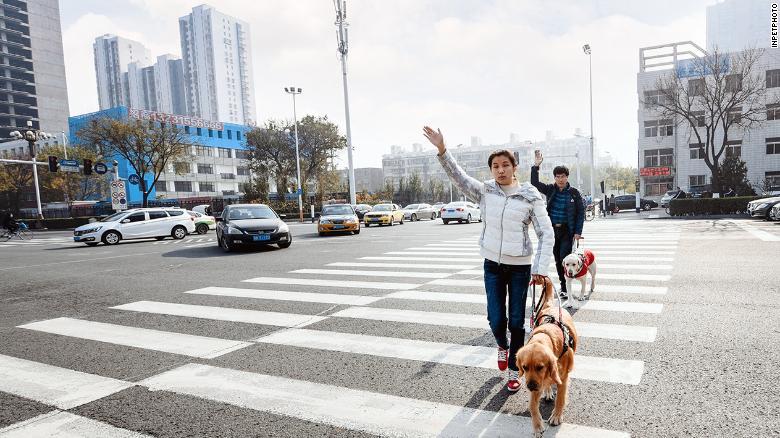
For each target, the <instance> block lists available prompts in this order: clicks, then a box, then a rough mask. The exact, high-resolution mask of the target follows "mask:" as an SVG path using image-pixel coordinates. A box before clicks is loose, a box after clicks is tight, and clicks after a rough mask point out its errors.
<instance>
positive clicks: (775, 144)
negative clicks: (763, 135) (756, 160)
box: [766, 137, 780, 155]
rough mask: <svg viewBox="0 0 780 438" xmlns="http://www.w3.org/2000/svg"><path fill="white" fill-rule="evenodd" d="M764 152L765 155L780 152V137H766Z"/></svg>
mask: <svg viewBox="0 0 780 438" xmlns="http://www.w3.org/2000/svg"><path fill="white" fill-rule="evenodd" d="M766 153H767V155H773V154H780V137H772V138H767V139H766Z"/></svg>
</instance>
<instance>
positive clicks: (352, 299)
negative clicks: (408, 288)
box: [184, 286, 382, 306]
mask: <svg viewBox="0 0 780 438" xmlns="http://www.w3.org/2000/svg"><path fill="white" fill-rule="evenodd" d="M184 293H185V294H195V295H215V296H223V297H238V298H254V299H264V300H277V301H298V302H302V303H328V304H347V305H352V306H365V305H368V304H371V303H373V302H376V301H379V300H381V299H382V297H371V296H365V295H346V294H324V293H311V292H290V291H283V290H260V289H240V288H235V287H213V286H212V287H204V288H202V289H195V290H190V291H187V292H184Z"/></svg>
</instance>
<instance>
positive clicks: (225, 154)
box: [217, 148, 231, 158]
mask: <svg viewBox="0 0 780 438" xmlns="http://www.w3.org/2000/svg"><path fill="white" fill-rule="evenodd" d="M217 155H218V156H219V157H220V158H231V157H230V149H229V148H217Z"/></svg>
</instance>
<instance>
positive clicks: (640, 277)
mask: <svg viewBox="0 0 780 438" xmlns="http://www.w3.org/2000/svg"><path fill="white" fill-rule="evenodd" d="M600 267H601V266H599V268H600ZM483 273H484V271H482V270H481V269H466V270H464V271H459V272H456V273H455V274H453V275H479V276H482V275H483ZM596 278H598V279H604V280H636V281H669V279H670V278H671V276H670V275H659V274H615V273H608V272H598V273H597V274H596ZM453 281H457V280H453ZM576 281H577V282H578V283H579V280H576Z"/></svg>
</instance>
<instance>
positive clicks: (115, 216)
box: [100, 211, 127, 222]
mask: <svg viewBox="0 0 780 438" xmlns="http://www.w3.org/2000/svg"><path fill="white" fill-rule="evenodd" d="M126 213H127V212H126V211H120V212H119V213H114V214H112V215H111V216H107V217H104V218H103V219H100V222H113V221H115V220H117V219H119V218H120V217H122V216H123V215H125V214H126Z"/></svg>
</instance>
